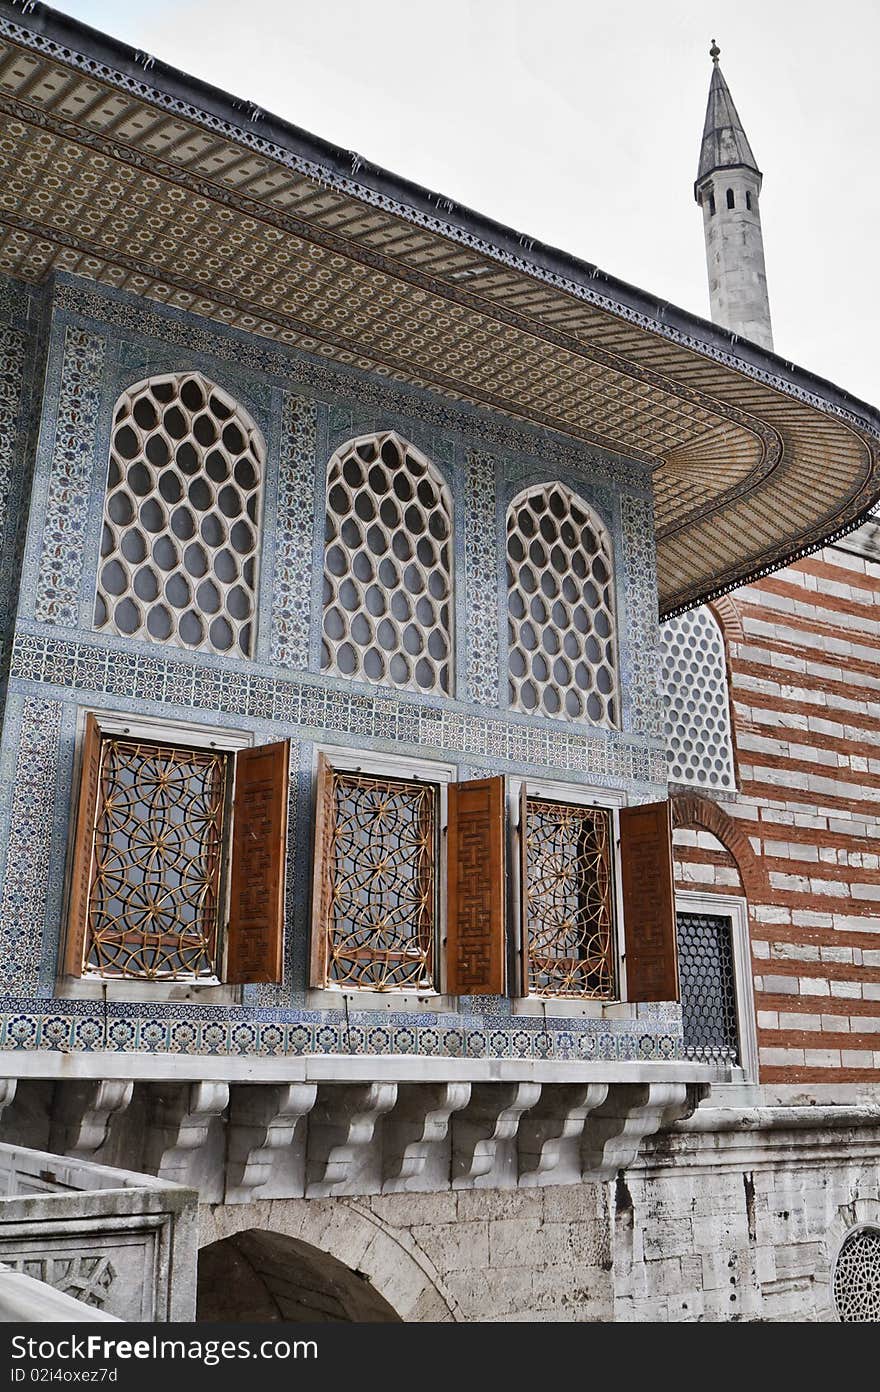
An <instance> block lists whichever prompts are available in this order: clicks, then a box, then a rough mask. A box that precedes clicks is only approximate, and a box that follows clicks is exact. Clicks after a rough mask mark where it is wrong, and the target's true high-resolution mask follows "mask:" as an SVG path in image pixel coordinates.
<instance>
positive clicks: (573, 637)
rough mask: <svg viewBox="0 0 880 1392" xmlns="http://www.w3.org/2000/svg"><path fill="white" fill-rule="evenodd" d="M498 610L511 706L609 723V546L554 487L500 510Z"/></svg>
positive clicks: (615, 699) (579, 505)
mask: <svg viewBox="0 0 880 1392" xmlns="http://www.w3.org/2000/svg"><path fill="white" fill-rule="evenodd" d="M507 611H508V641H509V660H508V678H509V697H510V704H511V706H512V707H513V709H514V710H521V711H527V712H528V713H529V714H532V715H547V716H552V717H554V718H556V719H558V720H584V721H590V722H592V723H593V724H596V725H610V726H614V725H617V724H619V719H620V712H619V696H618V677H617V653H616V634H615V624H614V577H613V563H612V551H611V540H610V538H609V536H608V533H607V531H606V529H605V527H604V526H603V524H602V523H601V522H600V520H599V518H598V517H597V516H596V514H595V513H594V512H593V511H592V509H591V508H590V507H589V506H588V504H587V503H585V502H584V501H583V499H582V498H578V497H577V496H576V495H575V494H574V493H572V492H570V491H569V489H567V488H566V487H565V486H564V484H561V483H553V484H546V485H543V484H542V485H540V486H539V487H537V488H528V489H526V490H525V491H524V492H522V493H520V494H518V495H517V497H515V498H514V500H513V502H512V503H511V505H510V508H509V509H508V513H507Z"/></svg>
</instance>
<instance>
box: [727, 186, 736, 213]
mask: <svg viewBox="0 0 880 1392" xmlns="http://www.w3.org/2000/svg"><path fill="white" fill-rule="evenodd" d="M727 206H728V208H733V207H735V206H736V199H735V198H734V196H733V189H728V190H727Z"/></svg>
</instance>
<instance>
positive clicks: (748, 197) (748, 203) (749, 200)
mask: <svg viewBox="0 0 880 1392" xmlns="http://www.w3.org/2000/svg"><path fill="white" fill-rule="evenodd" d="M746 208H747V209H748V211H749V212H751V211H752V195H751V194H750V193H749V190H748V189H746Z"/></svg>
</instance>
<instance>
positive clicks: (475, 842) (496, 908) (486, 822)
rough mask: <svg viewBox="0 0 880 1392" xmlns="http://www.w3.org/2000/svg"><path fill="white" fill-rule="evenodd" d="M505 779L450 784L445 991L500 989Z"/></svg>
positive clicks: (475, 993) (475, 992)
mask: <svg viewBox="0 0 880 1392" xmlns="http://www.w3.org/2000/svg"><path fill="white" fill-rule="evenodd" d="M504 803H505V784H504V778H503V777H502V778H478V779H474V780H473V781H472V782H469V783H451V784H450V785H449V791H448V832H447V936H446V990H447V991H448V992H449V993H450V994H451V995H461V996H502V995H504V991H505V977H506V973H505V965H506V960H505V959H506V955H507V954H506V942H505V919H506V913H505V904H506V894H505V890H506V882H505V855H504Z"/></svg>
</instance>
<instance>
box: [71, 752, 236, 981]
mask: <svg viewBox="0 0 880 1392" xmlns="http://www.w3.org/2000/svg"><path fill="white" fill-rule="evenodd" d="M230 762H231V760H230V756H229V755H228V754H226V753H218V752H216V751H213V750H206V749H182V748H178V747H176V746H174V745H166V744H152V743H146V742H143V741H140V740H137V741H135V740H128V739H124V738H116V737H113V736H111V737H108V738H105V739H103V740H102V741H101V755H100V775H99V780H98V798H97V806H96V808H95V815H94V821H95V826H94V856H93V868H92V875H91V884H90V888H89V897H88V908H87V915H86V941H85V951H84V953H83V973H84V974H91V973H94V974H95V975H97V976H101V977H137V978H139V979H141V980H147V981H153V980H163V979H178V978H199V977H211V978H216V977H217V975H218V949H219V945H220V944H219V932H218V930H219V924H220V912H221V901H222V896H223V888H224V879H225V873H224V872H225V868H226V830H227V820H228V809H227V802H228V792H229V782H230V777H229V775H230Z"/></svg>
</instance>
